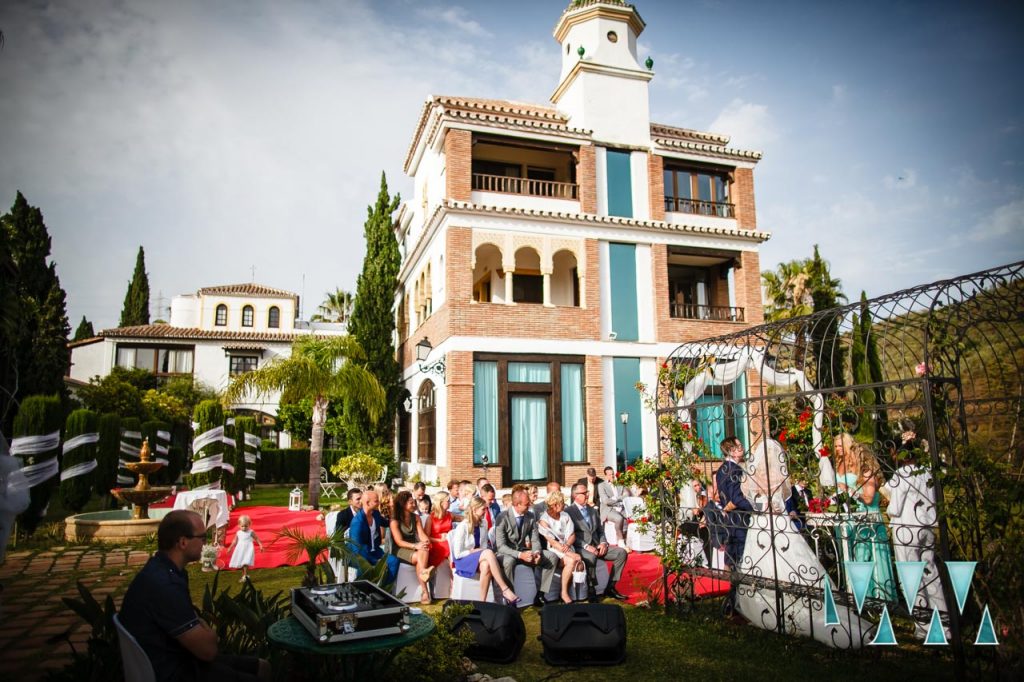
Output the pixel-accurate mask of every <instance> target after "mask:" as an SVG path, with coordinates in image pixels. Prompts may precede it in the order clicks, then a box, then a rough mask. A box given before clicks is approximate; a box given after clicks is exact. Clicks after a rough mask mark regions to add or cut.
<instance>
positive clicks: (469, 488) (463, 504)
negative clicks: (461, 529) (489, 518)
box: [452, 481, 477, 519]
mask: <svg viewBox="0 0 1024 682" xmlns="http://www.w3.org/2000/svg"><path fill="white" fill-rule="evenodd" d="M476 493H477V490H476V486H475V485H473V484H472V483H470V482H469V481H462V482H461V483H459V497H458V499H457V500H456V502H457V504H456V503H453V504H452V506H453V507H455V508H457V509H458V510H459V511H458V517H459V519H462V518H465V516H466V511H467V510H468V509H469V503H470V501H471V500H473V498H475V497H477V494H476ZM455 513H456V512H455V510H454V509H453V510H452V514H455Z"/></svg>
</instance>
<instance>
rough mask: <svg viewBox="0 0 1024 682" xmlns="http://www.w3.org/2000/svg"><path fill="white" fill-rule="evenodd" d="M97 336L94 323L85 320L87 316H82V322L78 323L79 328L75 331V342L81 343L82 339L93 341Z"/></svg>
mask: <svg viewBox="0 0 1024 682" xmlns="http://www.w3.org/2000/svg"><path fill="white" fill-rule="evenodd" d="M94 336H96V332H95V331H93V328H92V322H90V321H89V320H87V319H85V315H82V321H81V322H79V323H78V328H77V329H75V337H74V339H72V340H73V341H81V340H82V339H91V338H92V337H94Z"/></svg>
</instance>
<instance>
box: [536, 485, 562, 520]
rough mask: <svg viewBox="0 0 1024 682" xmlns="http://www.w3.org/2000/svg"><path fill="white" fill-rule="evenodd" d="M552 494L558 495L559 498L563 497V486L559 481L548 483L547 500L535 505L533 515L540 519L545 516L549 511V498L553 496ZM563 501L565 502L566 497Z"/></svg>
mask: <svg viewBox="0 0 1024 682" xmlns="http://www.w3.org/2000/svg"><path fill="white" fill-rule="evenodd" d="M551 493H558V494H559V496H561V495H562V484H561V483H559V482H558V481H548V485H547V491H546V494H545V499H543V500H541V501H539V502H534V503H533V515H534V516H536V517H537V518H538V519H539V518H540V517H541V516H542V515H543V514H544V512H545V511H547V508H548V502H547V498H548V497H549V496H550V495H551ZM562 501H563V502H564V501H565V497H562Z"/></svg>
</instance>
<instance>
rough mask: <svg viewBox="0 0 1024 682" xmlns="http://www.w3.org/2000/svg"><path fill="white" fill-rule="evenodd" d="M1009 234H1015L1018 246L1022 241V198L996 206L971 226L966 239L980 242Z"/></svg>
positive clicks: (1023, 215) (1023, 216)
mask: <svg viewBox="0 0 1024 682" xmlns="http://www.w3.org/2000/svg"><path fill="white" fill-rule="evenodd" d="M1010 234H1014V235H1017V239H1018V247H1019V245H1020V243H1022V241H1024V199H1017V200H1016V201H1011V202H1010V203H1008V204H1003V205H1002V206H998V207H996V208H995V209H994V210H993V211H992V212H991V213H989V214H988V215H987V216H985V218H984V219H982V220H980V221H978V222H977V223H976V224H975V225H974V227H973V228H971V231H970V232H969V233H968V239H970V240H971V241H974V242H982V241H988V240H990V239H996V238H999V237H1005V236H1007V235H1010Z"/></svg>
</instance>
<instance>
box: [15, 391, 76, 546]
mask: <svg viewBox="0 0 1024 682" xmlns="http://www.w3.org/2000/svg"><path fill="white" fill-rule="evenodd" d="M63 422H64V417H63V411H62V409H61V403H60V398H59V397H57V396H55V395H52V396H51V395H33V396H29V397H28V398H25V399H24V400H22V401H21V408H20V409H19V410H18V414H17V415H16V416H15V417H14V437H15V438H20V437H22V436H43V435H46V434H48V433H53V432H54V431H59V430H60V427H61V426H63ZM59 454H60V443H58V444H57V447H55V448H52V449H50V450H47V451H45V452H40V453H37V454H34V455H24V456H22V458H21V459H22V462H24V465H25V466H29V465H31V464H39V463H40V462H45V461H46V460H49V459H56V458H57V457H58V456H59ZM59 481H60V477H59V476H51V477H50V478H48V479H47V480H45V481H43V482H42V483H40V484H39V485H37V486H33V487H32V489H31V491H30V492H29V496H30V502H29V505H28V509H26V510H25V511H24V512H23V513H22V514H21V516H20V517H19V523H20V524H21V526H22V528H24V529H25V531H26V532H27V533H28V534H29V535H31V534H32V533H33V532H35V529H36V527H37V526H38V525H39V522H40V521H42V520H43V515H44V514H45V513H46V507H47V506H48V505H49V504H50V496H51V495H53V491H54V489H55V488H56V487H57V484H58V483H59Z"/></svg>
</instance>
